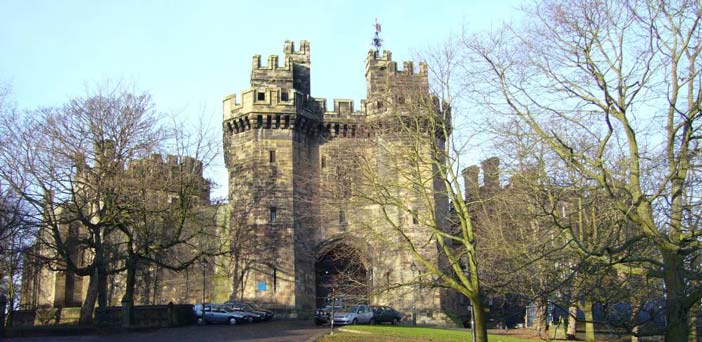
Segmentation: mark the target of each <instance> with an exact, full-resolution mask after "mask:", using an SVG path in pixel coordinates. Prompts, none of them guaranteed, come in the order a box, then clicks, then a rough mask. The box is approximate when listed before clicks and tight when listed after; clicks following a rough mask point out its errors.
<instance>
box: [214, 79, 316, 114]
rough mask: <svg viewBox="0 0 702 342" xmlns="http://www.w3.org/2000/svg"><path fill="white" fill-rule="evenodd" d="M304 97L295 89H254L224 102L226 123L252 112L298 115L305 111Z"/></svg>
mask: <svg viewBox="0 0 702 342" xmlns="http://www.w3.org/2000/svg"><path fill="white" fill-rule="evenodd" d="M304 104H305V101H304V96H303V95H302V94H300V93H299V92H297V91H295V89H286V88H280V87H275V86H271V87H252V88H249V89H247V90H245V91H243V92H241V93H240V94H239V98H238V99H237V95H236V94H231V95H229V96H227V97H225V98H224V99H223V100H222V114H223V119H224V121H226V120H228V119H231V118H234V117H239V116H241V115H244V114H247V113H251V112H263V113H280V112H282V113H296V112H297V111H298V110H301V109H303V107H304Z"/></svg>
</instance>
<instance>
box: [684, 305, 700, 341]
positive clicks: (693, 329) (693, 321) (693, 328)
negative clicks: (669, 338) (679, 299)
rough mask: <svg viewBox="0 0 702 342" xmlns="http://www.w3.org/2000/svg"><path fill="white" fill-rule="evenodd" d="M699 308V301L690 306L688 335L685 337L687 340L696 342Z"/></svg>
mask: <svg viewBox="0 0 702 342" xmlns="http://www.w3.org/2000/svg"><path fill="white" fill-rule="evenodd" d="M699 310H700V303H699V301H698V302H696V303H695V304H693V305H692V307H691V308H690V335H689V336H688V338H687V341H688V342H697V313H699Z"/></svg>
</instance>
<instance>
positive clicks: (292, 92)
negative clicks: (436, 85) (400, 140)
mask: <svg viewBox="0 0 702 342" xmlns="http://www.w3.org/2000/svg"><path fill="white" fill-rule="evenodd" d="M391 56H392V55H391V53H390V52H389V51H384V52H383V53H382V54H381V53H379V52H378V51H373V50H371V51H369V52H368V54H367V56H366V59H365V78H366V87H367V94H366V99H365V100H361V104H360V109H358V110H357V109H355V108H354V102H353V101H352V100H348V99H334V100H333V101H331V103H330V104H328V102H327V100H326V99H321V98H315V97H312V95H311V82H310V72H311V67H310V57H311V56H310V44H309V42H307V41H304V40H303V41H301V42H300V44H299V46H298V47H297V49H296V47H295V44H294V43H293V42H291V41H286V42H285V44H284V55H283V57H282V58H280V57H279V56H270V57H268V61H267V64H262V62H261V56H259V55H255V56H253V62H252V70H251V86H250V87H249V88H248V89H246V90H244V91H243V92H242V93H241V95H240V97H239V98H237V96H236V95H230V96H227V97H225V98H224V101H223V111H224V113H223V130H224V137H223V139H224V140H223V141H224V151H225V163H226V166H227V169H228V171H229V198H230V206H231V214H232V217H231V221H230V224H231V226H233V227H240V229H248V230H252V231H255V232H257V236H258V239H257V240H256V244H257V245H259V246H263V247H262V248H258V249H256V250H254V251H252V253H253V254H254V255H256V256H255V259H256V261H257V266H256V267H252V268H251V270H250V272H249V273H248V274H247V277H248V282H246V283H245V284H244V283H242V286H241V288H240V290H239V291H238V292H237V290H236V289H235V290H234V291H235V292H236V293H237V296H239V297H241V298H243V299H246V300H250V301H254V302H260V303H267V304H269V305H270V306H273V307H277V308H279V309H281V310H288V311H289V312H290V313H291V315H304V314H305V313H307V314H309V313H310V312H312V310H313V308H314V307H315V306H316V305H317V306H318V305H320V304H321V303H323V301H324V299H325V298H327V297H328V296H329V295H330V291H331V289H332V288H335V289H337V291H338V289H339V288H340V287H343V286H342V285H340V284H333V283H331V282H330V278H333V277H332V276H333V275H334V273H339V272H343V270H344V269H346V268H348V265H349V264H353V265H355V266H354V270H353V273H354V274H355V277H356V279H355V280H354V281H355V282H356V283H359V284H363V286H365V287H366V288H365V289H362V290H360V291H358V289H356V291H355V292H356V295H358V294H361V296H360V298H358V296H357V298H355V300H359V299H360V300H362V301H369V302H370V303H371V304H384V305H391V306H394V307H396V308H398V309H399V310H401V311H403V312H405V313H411V312H413V311H414V310H415V307H416V311H418V316H419V317H418V321H419V322H424V323H442V322H446V320H447V318H448V317H447V316H446V311H451V310H450V309H451V308H450V307H451V306H452V305H454V306H455V305H456V303H455V302H456V300H455V299H456V298H455V297H450V296H448V294H447V293H444V292H442V291H440V290H436V289H429V288H428V287H427V288H423V289H420V291H421V293H419V294H418V293H416V291H417V289H416V288H411V289H408V288H407V287H404V288H402V287H400V288H397V289H394V290H393V289H392V285H391V284H402V283H407V282H410V281H411V279H415V278H414V277H416V276H417V272H421V270H420V271H417V270H416V267H412V263H413V260H412V258H411V256H410V255H409V254H408V253H407V252H405V251H402V250H399V249H393V248H388V247H387V246H383V245H381V244H380V243H377V242H375V241H370V240H369V239H368V238H367V237H366V236H364V235H363V234H360V233H359V232H360V231H362V226H363V225H364V224H365V223H366V219H364V217H368V216H371V217H372V216H374V215H380V210H376V211H375V212H371V214H370V215H368V211H365V210H364V209H362V208H360V207H358V206H355V205H354V204H353V201H351V200H349V198H350V197H353V195H354V191H358V188H360V185H359V184H356V183H355V182H356V180H357V179H358V175H355V174H354V172H355V171H354V170H353V165H352V163H351V157H350V156H349V155H348V152H349V151H351V150H352V149H353V150H355V151H357V150H358V146H365V147H364V149H363V153H365V154H367V155H370V156H374V158H377V162H378V163H383V160H382V157H378V156H379V155H380V154H379V153H378V152H379V151H378V150H377V149H375V148H374V146H373V139H372V138H373V137H372V133H371V128H372V127H378V126H382V125H383V124H385V125H387V126H390V125H392V122H391V121H393V120H397V113H406V115H411V113H407V112H410V111H411V109H412V106H411V105H410V104H411V103H412V102H413V99H414V98H416V97H429V85H428V70H427V66H426V64H424V63H420V64H419V67H418V70H416V69H415V66H414V65H413V63H412V62H404V63H403V66H402V69H400V68H398V65H397V62H395V61H393V60H392V57H391ZM435 190H437V191H436V193H435V195H436V196H439V197H438V198H437V201H436V203H435V205H434V208H433V209H432V210H435V211H436V215H437V216H439V217H446V216H447V214H448V199H447V198H446V197H445V195H443V197H441V195H438V189H435ZM404 222H405V224H407V229H408V230H410V231H411V230H412V229H413V227H416V226H417V222H416V221H415V222H413V220H412V219H406V220H404ZM379 224H380V225H382V223H379ZM413 225H414V226H413ZM429 253H432V252H431V251H430V252H429ZM433 253H436V249H434V251H433ZM436 260H437V262H438V257H436ZM413 268H414V270H413ZM347 272H348V271H347ZM379 289H383V290H382V291H379ZM364 291H365V292H364ZM342 292H343V291H342ZM348 292H354V291H353V290H349V291H348ZM364 293H365V296H364ZM345 294H346V295H348V293H345ZM417 296H419V297H420V298H419V300H418V301H417ZM449 298H451V299H449ZM460 304H465V302H463V303H460Z"/></svg>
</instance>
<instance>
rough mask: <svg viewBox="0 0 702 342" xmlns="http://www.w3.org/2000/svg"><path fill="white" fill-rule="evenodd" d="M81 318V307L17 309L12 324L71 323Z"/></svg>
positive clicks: (19, 325)
mask: <svg viewBox="0 0 702 342" xmlns="http://www.w3.org/2000/svg"><path fill="white" fill-rule="evenodd" d="M79 319H80V308H79V307H70V308H60V307H59V308H46V309H36V310H17V311H14V312H13V313H12V326H14V327H28V326H29V327H31V326H42V325H56V324H66V325H71V324H78V320H79Z"/></svg>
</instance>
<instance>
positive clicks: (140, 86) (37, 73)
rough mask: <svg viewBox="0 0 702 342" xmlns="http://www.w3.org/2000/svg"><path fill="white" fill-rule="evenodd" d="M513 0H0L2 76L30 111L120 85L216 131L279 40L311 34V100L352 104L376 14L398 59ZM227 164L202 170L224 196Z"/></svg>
mask: <svg viewBox="0 0 702 342" xmlns="http://www.w3.org/2000/svg"><path fill="white" fill-rule="evenodd" d="M520 2H521V1H518V0H462V1H440V0H434V1H380V0H375V1H332V0H327V1H290V0H288V1H274V0H266V1H245V2H243V1H206V0H203V1H156V0H141V1H136V0H122V1H117V0H115V1H107V0H104V1H96V0H93V1H70V0H65V1H50V0H45V1H32V0H14V1H11V0H0V83H6V84H9V85H10V87H11V89H12V92H13V97H14V102H16V104H17V106H18V108H20V109H21V110H30V109H33V108H37V107H45V106H59V105H62V104H63V103H65V102H67V101H68V99H70V98H73V97H77V96H82V95H84V94H85V93H86V90H89V89H90V88H91V87H95V86H96V85H99V84H102V83H104V82H107V81H111V82H115V81H117V82H124V83H126V84H129V85H131V86H132V87H133V88H135V89H137V90H141V91H147V92H149V93H150V94H151V95H152V96H153V100H154V102H155V105H156V107H157V110H158V112H160V113H164V115H171V114H172V115H175V116H177V117H180V118H183V120H193V121H195V120H198V119H204V120H205V121H207V122H209V123H211V125H210V126H211V127H214V129H216V130H219V128H220V127H221V120H222V113H221V103H222V102H221V101H222V98H223V97H224V96H226V95H228V94H232V93H239V92H240V91H242V90H244V89H246V88H248V87H249V77H250V73H251V56H253V55H255V54H260V55H261V56H262V61H263V62H264V63H265V61H266V60H267V56H268V55H271V54H275V55H281V56H282V55H283V51H282V49H283V42H284V41H285V40H294V41H295V42H299V41H300V40H303V39H304V40H308V41H310V49H311V60H312V66H311V76H312V81H311V82H312V95H313V96H314V97H322V98H328V99H330V100H329V102H328V103H330V102H331V99H332V98H350V99H354V101H356V108H359V101H360V100H361V99H362V98H363V97H364V96H365V79H364V67H365V65H364V60H365V57H366V53H367V51H368V50H369V49H370V48H371V46H370V43H371V39H372V37H373V34H374V23H375V19H376V18H377V19H378V21H379V22H380V24H381V25H382V32H381V38H383V40H384V41H383V48H384V49H387V50H390V51H392V53H393V59H394V60H396V61H398V62H401V61H404V60H410V59H412V57H413V56H414V53H415V52H416V51H420V50H421V49H424V48H427V47H429V46H432V45H434V44H436V43H437V42H439V41H441V40H444V39H446V37H448V36H449V35H450V34H452V33H459V32H460V31H461V30H462V28H465V29H466V30H468V31H480V30H486V29H489V28H491V27H494V26H497V25H500V24H501V23H503V22H506V21H509V20H511V19H513V18H515V17H516V16H518V12H517V11H516V9H518V7H519V3H520ZM297 45H298V44H296V46H297ZM398 64H401V63H398ZM202 116H205V117H204V118H200V117H202ZM214 133H215V135H216V136H221V132H219V131H218V132H214ZM223 164H224V163H223V160H219V161H218V162H217V163H216V164H215V165H213V166H212V167H211V168H210V170H208V171H207V172H206V175H207V176H209V177H210V178H213V179H214V181H215V182H217V183H218V184H219V187H217V188H216V189H215V191H214V193H213V198H214V197H222V196H226V193H227V191H226V186H227V185H226V170H225V169H224V166H223Z"/></svg>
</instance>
